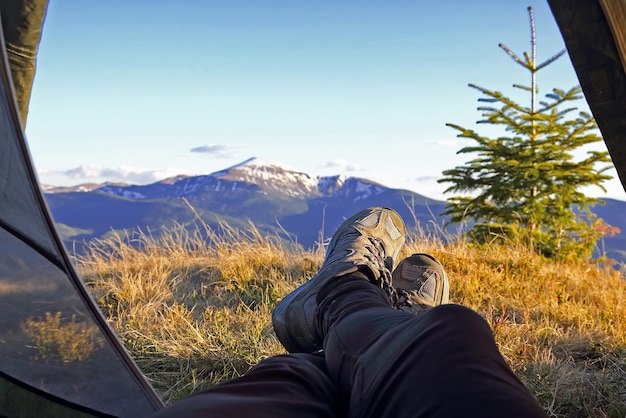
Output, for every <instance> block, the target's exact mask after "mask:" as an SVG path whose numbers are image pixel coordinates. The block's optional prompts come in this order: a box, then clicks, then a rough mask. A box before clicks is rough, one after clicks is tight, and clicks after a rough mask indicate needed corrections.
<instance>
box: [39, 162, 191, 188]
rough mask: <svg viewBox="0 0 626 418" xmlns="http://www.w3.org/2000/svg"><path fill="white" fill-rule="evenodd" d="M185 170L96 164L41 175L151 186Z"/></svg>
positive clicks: (48, 171)
mask: <svg viewBox="0 0 626 418" xmlns="http://www.w3.org/2000/svg"><path fill="white" fill-rule="evenodd" d="M183 172H184V170H182V169H176V168H166V169H160V170H147V169H143V168H137V167H129V166H121V167H119V168H108V167H102V166H99V165H94V164H84V165H81V166H79V167H75V168H72V169H69V170H64V171H51V170H42V171H40V172H39V175H53V174H61V175H64V176H65V177H69V178H71V179H74V180H80V181H88V180H94V181H101V180H103V179H104V180H106V181H123V182H130V183H134V184H150V183H154V182H156V181H160V180H163V179H165V178H168V177H172V176H175V175H178V174H182V173H183Z"/></svg>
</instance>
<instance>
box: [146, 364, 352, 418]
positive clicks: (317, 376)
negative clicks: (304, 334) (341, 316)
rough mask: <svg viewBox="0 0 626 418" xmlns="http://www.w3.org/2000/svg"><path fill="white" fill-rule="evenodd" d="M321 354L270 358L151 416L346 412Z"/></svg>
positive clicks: (325, 417)
mask: <svg viewBox="0 0 626 418" xmlns="http://www.w3.org/2000/svg"><path fill="white" fill-rule="evenodd" d="M344 405H345V404H342V403H341V402H340V398H339V397H338V396H337V391H336V386H335V385H334V383H333V382H332V381H331V380H330V378H329V377H328V375H327V373H326V365H325V361H324V356H323V355H321V354H304V353H299V354H289V355H281V356H275V357H270V358H268V359H266V360H263V361H261V362H260V363H259V364H257V365H256V366H254V367H252V368H251V369H250V370H249V371H248V372H247V373H246V374H245V375H243V376H241V377H238V378H235V379H232V380H229V381H227V382H224V383H221V384H219V385H216V386H213V387H212V388H210V389H208V390H206V391H203V392H199V393H197V394H194V395H192V396H189V397H187V398H185V399H183V400H180V401H178V402H176V403H174V404H173V405H172V406H169V407H168V408H166V409H164V410H162V411H161V412H159V413H158V414H156V415H155V417H158V418H164V417H177V418H191V417H198V418H199V417H209V416H210V417H220V418H222V417H236V418H241V417H278V418H281V417H310V418H330V417H337V416H344V415H345V406H344Z"/></svg>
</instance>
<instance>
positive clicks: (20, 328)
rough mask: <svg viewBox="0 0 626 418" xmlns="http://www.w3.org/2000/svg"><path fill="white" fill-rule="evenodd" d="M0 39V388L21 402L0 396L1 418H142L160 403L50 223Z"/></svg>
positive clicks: (160, 405)
mask: <svg viewBox="0 0 626 418" xmlns="http://www.w3.org/2000/svg"><path fill="white" fill-rule="evenodd" d="M0 34H1V31H0ZM0 41H1V42H0V44H1V45H2V47H0V50H1V54H2V56H1V57H0V77H1V82H0V311H1V312H2V313H1V315H0V388H2V389H3V390H2V392H5V390H6V391H9V390H10V391H11V393H14V394H16V396H17V395H18V394H20V395H21V396H22V399H25V400H24V401H23V402H15V399H17V397H16V398H11V399H7V398H6V396H5V398H4V399H2V398H0V415H1V416H6V417H27V416H33V415H32V413H31V412H32V410H31V408H32V407H33V405H35V401H37V402H43V404H44V405H47V407H46V408H45V409H44V410H42V411H40V412H41V413H42V415H41V416H52V417H53V416H55V415H54V413H53V412H51V411H53V410H55V409H57V410H58V409H59V408H61V409H65V410H66V411H65V412H58V415H56V416H70V415H68V414H67V413H66V412H67V410H68V408H69V410H74V411H78V412H81V413H83V414H87V415H86V416H90V415H91V416H119V417H126V416H127V417H131V416H132V417H136V416H146V415H149V414H151V413H152V412H154V411H156V410H158V409H160V408H162V407H163V403H162V401H161V400H160V399H159V397H158V395H157V394H156V393H155V392H154V390H153V389H152V387H151V386H150V385H149V383H148V382H147V380H146V379H145V378H144V377H143V375H142V373H141V372H140V370H139V369H138V368H137V366H136V365H135V363H134V362H133V361H132V359H131V357H130V356H129V355H128V353H127V352H126V350H125V349H124V347H123V345H122V344H121V343H120V341H119V340H118V339H117V337H116V335H115V333H114V332H113V331H112V330H111V329H110V327H109V326H108V324H107V323H106V320H105V319H104V317H103V316H102V314H101V313H100V311H99V310H98V309H97V306H96V304H95V303H94V301H93V299H92V297H91V296H90V294H89V293H88V291H87V289H86V288H85V286H84V285H83V283H82V281H81V280H80V278H79V276H78V275H77V273H76V271H75V269H74V267H73V265H72V263H71V261H70V259H69V257H68V254H67V253H66V251H65V249H64V247H63V245H62V243H61V241H60V239H59V237H58V234H57V232H56V229H55V227H54V223H53V222H52V218H51V216H50V213H49V210H48V208H47V205H46V202H45V200H44V198H43V195H42V193H41V191H40V187H39V182H38V179H37V176H36V175H35V172H34V170H33V165H32V161H31V158H30V153H29V151H28V148H27V145H26V141H25V138H24V134H23V129H22V125H21V123H20V119H19V116H18V110H17V105H16V101H15V98H14V92H13V84H12V81H11V76H10V73H9V70H8V61H7V56H6V50H5V48H4V40H3V39H0ZM17 383H19V384H17ZM29 388H31V389H32V390H31V389H29ZM25 395H29V396H30V398H29V397H28V396H26V397H24V396H25ZM26 399H30V400H26ZM77 416H80V415H77Z"/></svg>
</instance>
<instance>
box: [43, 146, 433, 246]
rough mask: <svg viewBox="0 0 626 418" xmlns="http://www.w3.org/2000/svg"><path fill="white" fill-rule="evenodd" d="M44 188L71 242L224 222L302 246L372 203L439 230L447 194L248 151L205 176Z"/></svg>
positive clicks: (215, 226) (67, 241)
mask: <svg viewBox="0 0 626 418" xmlns="http://www.w3.org/2000/svg"><path fill="white" fill-rule="evenodd" d="M43 190H44V195H45V197H46V200H47V202H48V206H49V208H50V210H51V212H52V215H53V217H54V219H55V222H56V223H57V226H58V229H59V232H60V234H61V236H62V238H63V240H64V242H65V244H66V246H67V247H68V248H76V245H77V243H80V242H83V241H89V240H91V239H94V238H100V237H103V236H105V235H106V234H107V233H110V231H111V230H118V231H121V230H124V229H136V228H141V229H142V230H144V231H148V230H149V231H151V233H153V234H154V233H158V232H159V231H160V230H161V229H162V228H163V227H171V226H173V225H175V224H184V225H197V221H198V217H199V218H200V219H201V220H202V222H204V223H206V224H207V225H209V226H210V227H211V228H212V229H214V230H217V229H218V227H219V224H220V222H226V223H227V224H229V225H230V226H233V227H235V228H241V229H248V228H249V227H250V223H252V224H253V225H254V226H255V227H256V228H257V229H259V230H260V231H261V232H263V233H270V234H277V235H280V236H282V237H284V238H285V239H288V240H289V241H291V242H297V243H298V244H300V245H302V246H304V247H305V248H310V247H312V246H314V245H316V244H317V243H318V242H319V240H320V238H321V236H323V237H324V238H326V239H327V238H329V237H330V236H331V235H332V233H333V232H334V231H335V229H336V228H337V227H338V226H339V225H340V224H341V223H342V222H343V220H344V219H345V218H347V217H349V216H351V215H353V214H354V213H355V212H357V211H358V210H361V209H364V208H367V207H370V206H387V207H392V208H393V209H395V210H397V211H398V212H399V213H400V214H401V215H402V216H403V217H404V218H405V220H406V221H407V226H408V227H409V228H413V227H415V225H416V222H417V223H419V224H420V226H421V227H422V229H424V230H428V231H434V230H435V229H436V228H437V226H440V225H441V223H442V221H443V220H442V219H441V218H440V217H439V216H438V215H439V213H441V211H442V210H443V206H444V202H442V201H437V200H433V199H429V198H427V197H425V196H422V195H420V194H417V193H414V192H411V191H408V190H400V189H391V188H388V187H385V186H383V185H381V184H378V183H375V182H372V181H370V180H366V179H362V178H356V177H344V176H330V177H313V176H310V175H308V174H306V173H301V172H298V171H295V170H292V169H289V168H287V167H285V166H283V165H281V164H279V163H276V162H272V161H267V160H261V159H258V158H251V159H249V160H246V161H244V162H242V163H241V164H237V165H235V166H232V167H230V168H227V169H224V170H220V171H217V172H214V173H212V174H209V175H203V176H177V177H172V178H168V179H165V180H162V181H159V182H156V183H153V184H149V185H131V184H123V183H105V184H101V185H94V184H87V185H79V186H76V187H72V188H69V187H62V188H58V187H52V186H44V187H43Z"/></svg>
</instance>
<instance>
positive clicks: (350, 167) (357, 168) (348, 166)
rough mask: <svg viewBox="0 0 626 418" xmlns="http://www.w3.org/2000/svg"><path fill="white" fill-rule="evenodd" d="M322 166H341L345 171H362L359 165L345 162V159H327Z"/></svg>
mask: <svg viewBox="0 0 626 418" xmlns="http://www.w3.org/2000/svg"><path fill="white" fill-rule="evenodd" d="M324 167H325V168H342V169H344V170H346V171H364V168H363V167H361V166H360V165H358V164H351V163H349V162H347V161H346V160H342V159H337V160H332V161H328V162H327V163H326V164H324Z"/></svg>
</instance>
